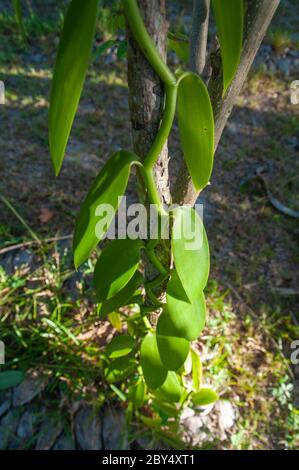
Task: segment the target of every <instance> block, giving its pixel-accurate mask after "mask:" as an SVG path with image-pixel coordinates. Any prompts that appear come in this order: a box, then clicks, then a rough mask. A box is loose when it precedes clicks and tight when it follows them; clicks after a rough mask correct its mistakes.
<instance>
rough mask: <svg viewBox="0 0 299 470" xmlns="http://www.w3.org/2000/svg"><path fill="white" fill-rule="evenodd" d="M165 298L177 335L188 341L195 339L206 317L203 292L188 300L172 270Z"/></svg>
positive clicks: (175, 273)
mask: <svg viewBox="0 0 299 470" xmlns="http://www.w3.org/2000/svg"><path fill="white" fill-rule="evenodd" d="M166 299H167V312H168V314H169V317H170V318H171V321H172V324H173V326H174V328H175V330H176V331H177V334H178V336H181V337H183V338H185V339H187V340H189V341H193V340H195V339H197V338H198V336H199V334H200V332H201V331H202V329H203V328H204V325H205V319H206V306H205V298H204V295H203V292H201V293H200V294H199V295H198V296H196V297H195V298H194V299H193V300H192V301H191V302H190V301H189V299H188V297H187V295H186V292H185V291H184V288H183V286H182V283H181V281H180V278H179V277H178V275H177V272H176V271H175V270H174V271H173V272H172V275H171V279H170V281H169V283H168V285H167V290H166Z"/></svg>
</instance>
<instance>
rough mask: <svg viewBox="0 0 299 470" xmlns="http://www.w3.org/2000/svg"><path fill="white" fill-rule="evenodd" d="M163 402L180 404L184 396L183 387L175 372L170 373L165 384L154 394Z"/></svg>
mask: <svg viewBox="0 0 299 470" xmlns="http://www.w3.org/2000/svg"><path fill="white" fill-rule="evenodd" d="M154 394H155V396H157V397H158V398H160V399H162V400H166V401H172V402H175V403H177V402H179V401H180V399H181V396H182V387H181V385H180V382H179V379H178V377H177V375H176V373H175V372H172V371H169V372H168V374H167V377H166V380H165V382H164V383H163V384H162V385H161V387H159V388H157V389H156V390H155V392H154Z"/></svg>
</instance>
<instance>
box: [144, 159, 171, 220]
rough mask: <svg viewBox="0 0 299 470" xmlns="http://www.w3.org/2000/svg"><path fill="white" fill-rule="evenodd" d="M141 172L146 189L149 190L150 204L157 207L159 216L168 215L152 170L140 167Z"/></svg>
mask: <svg viewBox="0 0 299 470" xmlns="http://www.w3.org/2000/svg"><path fill="white" fill-rule="evenodd" d="M140 171H141V175H142V178H143V181H144V184H145V187H146V189H147V194H148V200H149V203H150V204H153V205H155V206H156V209H157V211H158V214H159V216H163V215H164V216H165V215H167V212H166V210H165V209H164V207H163V204H162V201H161V199H160V196H159V193H158V190H157V186H156V182H155V178H154V175H153V171H152V169H151V168H145V167H144V166H140Z"/></svg>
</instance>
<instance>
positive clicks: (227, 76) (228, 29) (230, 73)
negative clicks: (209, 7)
mask: <svg viewBox="0 0 299 470" xmlns="http://www.w3.org/2000/svg"><path fill="white" fill-rule="evenodd" d="M212 1H213V10H214V15H215V20H216V25H217V34H218V38H219V42H220V49H221V57H222V67H223V88H224V92H225V91H226V90H227V88H228V87H229V85H230V83H231V81H232V80H233V78H234V75H235V73H236V70H237V67H238V65H239V62H240V57H241V52H242V45H243V24H244V8H243V0H225V2H223V0H212ZM224 3H225V4H224Z"/></svg>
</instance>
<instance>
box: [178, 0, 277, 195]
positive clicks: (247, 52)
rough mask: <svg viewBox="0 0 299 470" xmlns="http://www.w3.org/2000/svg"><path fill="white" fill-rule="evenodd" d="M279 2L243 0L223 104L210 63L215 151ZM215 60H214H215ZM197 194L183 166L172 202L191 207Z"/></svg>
mask: <svg viewBox="0 0 299 470" xmlns="http://www.w3.org/2000/svg"><path fill="white" fill-rule="evenodd" d="M279 3H280V0H247V11H246V20H245V25H246V26H245V40H244V46H243V52H242V57H241V61H240V65H239V68H238V70H237V73H236V76H235V78H234V80H233V82H232V84H231V86H230V88H229V90H228V92H227V93H226V95H225V97H224V99H223V100H219V86H220V83H221V73H220V67H219V61H217V60H216V61H214V64H213V63H212V66H213V65H214V70H213V75H212V79H211V82H210V84H209V89H210V94H211V99H212V104H213V108H214V114H215V149H216V148H217V147H218V143H219V140H220V137H221V135H222V132H223V129H224V127H225V124H226V122H227V120H228V118H229V116H230V114H231V111H232V108H233V106H234V104H235V101H236V98H237V96H238V95H239V93H240V92H241V89H242V87H243V85H244V82H245V80H246V77H247V75H248V72H249V70H250V67H251V65H252V63H253V60H254V58H255V56H256V53H257V51H258V49H259V47H260V45H261V42H262V40H263V38H264V36H265V33H266V31H267V29H268V26H269V24H270V22H271V20H272V18H273V15H274V13H275V11H276V9H277V7H278V5H279ZM216 57H217V56H216ZM197 197H198V193H196V191H195V190H194V187H193V185H192V181H191V179H190V176H189V174H188V171H187V168H186V165H185V164H183V165H182V166H181V169H180V171H179V174H178V178H177V184H176V185H175V189H174V194H173V199H174V202H175V203H179V204H195V202H196V199H197Z"/></svg>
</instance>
